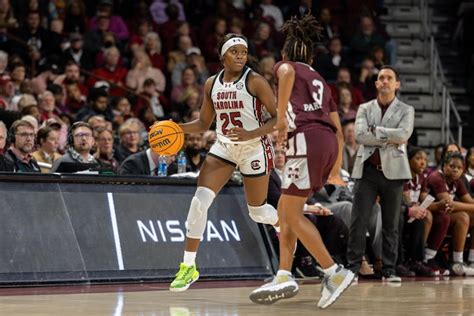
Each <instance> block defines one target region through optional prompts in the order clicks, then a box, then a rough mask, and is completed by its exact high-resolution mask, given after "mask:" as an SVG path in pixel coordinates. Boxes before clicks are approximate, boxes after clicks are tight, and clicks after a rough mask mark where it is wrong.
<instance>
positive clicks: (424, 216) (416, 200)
mask: <svg viewBox="0 0 474 316" xmlns="http://www.w3.org/2000/svg"><path fill="white" fill-rule="evenodd" d="M408 159H409V162H410V169H411V175H412V178H411V180H409V181H407V182H406V183H405V186H404V190H403V200H404V202H405V206H406V210H407V211H406V212H404V213H403V214H401V218H400V221H401V225H400V227H401V234H400V237H401V245H403V248H404V249H405V252H404V253H403V252H402V253H400V254H399V257H402V258H403V259H402V261H403V263H404V265H405V266H406V267H407V268H408V269H410V270H411V271H413V272H414V273H415V274H416V275H418V276H434V275H435V273H436V271H433V270H432V269H431V268H430V267H428V266H426V265H425V264H423V260H424V257H425V243H426V240H427V239H428V234H429V233H430V230H431V226H432V223H433V217H435V218H436V224H435V227H434V230H438V231H440V233H439V234H438V235H442V236H444V235H445V234H446V230H447V229H448V225H449V216H448V215H447V214H446V213H440V212H436V213H435V214H432V213H431V212H430V211H428V210H427V209H426V208H421V207H420V202H422V201H421V199H420V195H421V192H422V191H426V189H425V188H426V187H425V185H426V183H425V177H424V175H423V170H424V169H425V168H426V153H425V152H424V151H423V149H422V148H419V147H412V148H410V149H409V150H408ZM432 235H436V233H435V232H433V233H432ZM432 239H433V238H432ZM435 248H439V245H437V246H435Z"/></svg>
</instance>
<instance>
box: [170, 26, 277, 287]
mask: <svg viewBox="0 0 474 316" xmlns="http://www.w3.org/2000/svg"><path fill="white" fill-rule="evenodd" d="M247 47H248V45H247V40H246V39H245V37H243V36H241V35H237V34H227V35H226V36H225V37H224V38H223V39H222V41H221V42H220V43H219V46H218V49H219V52H220V56H221V62H222V64H223V66H224V69H223V70H222V71H220V72H219V73H218V74H217V75H215V76H212V77H210V78H209V79H207V81H206V83H205V86H204V90H205V93H204V100H203V103H202V106H201V112H200V117H199V119H197V120H195V121H192V122H189V123H185V124H181V127H182V128H183V131H184V133H202V132H204V131H206V130H208V129H209V127H210V126H211V124H212V122H213V120H214V117H216V121H217V124H216V132H217V141H216V143H215V144H214V145H213V146H212V147H211V149H210V151H209V154H208V155H207V157H206V160H205V162H204V164H203V166H202V168H201V172H200V174H199V179H198V187H197V190H196V193H195V194H194V197H193V199H192V201H191V206H190V208H189V213H188V218H187V230H186V243H185V251H184V258H183V262H182V263H181V264H180V269H179V271H178V273H177V274H176V278H175V279H174V281H173V282H172V283H171V285H170V290H171V291H174V292H181V291H185V290H187V289H188V288H189V286H190V285H191V284H192V283H194V282H195V281H197V279H198V278H199V272H198V270H197V268H196V263H195V258H196V253H197V250H198V247H199V243H200V239H201V237H202V235H203V233H204V229H205V226H206V223H207V211H208V209H209V207H210V206H211V204H212V201H213V200H214V198H215V197H216V194H217V193H218V192H219V191H220V190H221V189H222V187H223V186H224V185H225V184H226V183H227V181H228V180H229V179H230V177H231V175H232V173H233V172H234V170H235V168H236V167H238V168H239V170H240V172H241V173H242V175H243V176H244V181H243V182H244V189H245V197H246V199H247V206H248V210H249V216H250V217H251V218H252V219H253V220H254V221H255V222H257V223H264V224H270V225H274V226H277V225H278V215H277V211H276V210H275V208H274V207H273V206H271V205H269V204H267V203H266V199H267V189H268V179H269V175H270V171H271V168H272V167H273V155H274V154H273V148H272V145H271V142H270V140H269V139H268V138H267V136H266V135H267V134H269V133H271V132H272V131H273V130H274V125H275V123H276V104H275V96H274V94H273V92H272V89H271V88H270V85H269V84H268V82H267V81H266V80H265V79H264V78H263V77H262V76H260V75H259V74H257V73H255V72H254V71H252V70H251V69H250V68H248V67H247V66H246V63H247V53H248V49H247ZM263 106H265V109H266V110H267V112H268V113H270V115H271V117H272V118H271V119H269V120H268V121H267V122H266V123H264V122H263V119H262V116H263Z"/></svg>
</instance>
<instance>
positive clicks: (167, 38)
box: [159, 3, 190, 53]
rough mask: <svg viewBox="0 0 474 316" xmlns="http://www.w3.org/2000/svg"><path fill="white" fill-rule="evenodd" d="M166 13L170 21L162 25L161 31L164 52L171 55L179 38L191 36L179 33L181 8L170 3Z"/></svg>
mask: <svg viewBox="0 0 474 316" xmlns="http://www.w3.org/2000/svg"><path fill="white" fill-rule="evenodd" d="M165 12H166V15H167V16H168V21H166V22H165V23H163V24H161V25H160V27H159V31H160V37H161V39H162V42H163V51H164V52H165V53H169V52H170V51H171V50H172V49H173V48H174V47H173V46H174V44H175V39H176V38H177V37H179V36H180V35H190V34H180V33H178V27H179V25H180V23H181V22H180V21H179V20H178V18H179V8H178V7H177V6H176V5H175V4H174V3H169V4H168V5H167V6H166V9H165Z"/></svg>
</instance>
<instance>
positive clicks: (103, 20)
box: [84, 16, 114, 56]
mask: <svg viewBox="0 0 474 316" xmlns="http://www.w3.org/2000/svg"><path fill="white" fill-rule="evenodd" d="M109 26H110V18H109V17H107V16H97V29H95V30H91V31H89V32H87V33H85V35H84V50H86V51H88V52H90V53H91V54H92V55H93V56H96V55H97V54H98V53H99V52H100V50H101V49H102V48H107V47H111V46H112V45H113V44H114V43H113V42H111V41H109V42H106V37H107V36H108V35H110V34H111V33H110V32H109V31H108V29H109Z"/></svg>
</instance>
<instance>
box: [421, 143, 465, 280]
mask: <svg viewBox="0 0 474 316" xmlns="http://www.w3.org/2000/svg"><path fill="white" fill-rule="evenodd" d="M463 172H464V158H463V156H462V155H461V153H458V152H454V153H450V154H447V155H446V157H445V159H444V163H443V164H442V168H441V170H437V171H435V172H433V173H432V174H430V176H429V177H428V179H427V180H426V181H427V185H426V187H427V192H428V193H429V194H431V195H432V196H434V197H435V198H436V202H435V203H433V204H431V206H430V207H429V208H428V209H429V210H430V211H431V212H433V214H434V213H435V212H440V213H447V214H448V215H449V218H450V225H449V231H450V232H451V235H452V236H453V262H452V265H451V270H452V272H453V273H454V274H456V275H474V238H471V247H470V250H469V259H468V260H469V265H466V264H465V263H463V261H464V260H463V251H464V245H465V242H466V237H467V233H468V231H469V229H470V230H471V236H472V234H473V233H474V229H473V226H474V200H473V199H472V198H471V196H470V195H469V193H468V191H467V189H466V187H465V186H464V184H463V182H462V181H461V176H462V175H463ZM426 195H427V193H423V194H422V196H421V199H424V198H425V197H426ZM433 228H435V225H433ZM430 236H431V233H430ZM439 237H441V238H440V240H441V241H442V240H443V238H444V236H439ZM440 244H441V243H440ZM428 247H429V248H430V244H429V238H428ZM429 248H428V249H427V252H426V254H425V259H431V258H434V256H435V255H436V251H437V250H438V249H437V248H435V249H429ZM428 250H431V252H430V253H429V252H428ZM430 257H431V258H430Z"/></svg>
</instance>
